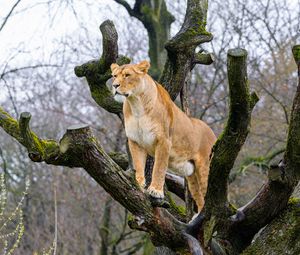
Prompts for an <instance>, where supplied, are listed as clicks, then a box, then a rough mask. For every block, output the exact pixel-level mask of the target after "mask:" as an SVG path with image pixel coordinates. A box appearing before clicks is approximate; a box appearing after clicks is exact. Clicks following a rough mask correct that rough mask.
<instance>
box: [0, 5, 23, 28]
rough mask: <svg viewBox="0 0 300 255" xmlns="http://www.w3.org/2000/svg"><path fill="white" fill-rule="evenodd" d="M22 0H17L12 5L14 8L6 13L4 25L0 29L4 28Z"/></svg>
mask: <svg viewBox="0 0 300 255" xmlns="http://www.w3.org/2000/svg"><path fill="white" fill-rule="evenodd" d="M21 1H22V0H18V1H17V2H15V4H14V5H13V6H12V8H11V9H10V11H9V12H8V14H7V15H6V17H5V18H4V21H3V22H2V25H1V27H0V31H1V30H2V29H3V28H4V26H5V24H6V22H7V21H8V19H9V17H10V16H11V15H12V13H13V11H14V9H15V8H16V7H17V6H18V4H19V3H20V2H21Z"/></svg>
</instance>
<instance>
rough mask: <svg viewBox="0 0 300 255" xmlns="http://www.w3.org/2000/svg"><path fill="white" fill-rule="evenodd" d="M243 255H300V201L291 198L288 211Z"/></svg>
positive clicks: (268, 227)
mask: <svg viewBox="0 0 300 255" xmlns="http://www.w3.org/2000/svg"><path fill="white" fill-rule="evenodd" d="M242 254H243V255H273V254H295V255H296V254H300V200H299V199H295V198H291V199H290V201H289V205H288V207H287V209H285V210H284V211H283V212H282V213H281V214H280V215H279V216H278V217H277V218H276V219H275V220H273V221H272V222H271V223H270V224H269V225H267V227H266V228H265V229H264V230H263V231H262V232H261V234H260V235H259V236H258V237H257V238H256V239H255V241H254V242H253V243H252V244H251V245H250V246H249V247H248V248H247V249H246V250H245V251H244V252H243V253H242Z"/></svg>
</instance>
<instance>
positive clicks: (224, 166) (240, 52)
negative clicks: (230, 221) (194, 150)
mask: <svg viewBox="0 0 300 255" xmlns="http://www.w3.org/2000/svg"><path fill="white" fill-rule="evenodd" d="M246 60H247V52H246V50H244V49H232V50H229V51H228V63H227V68H228V83H229V96H230V109H229V117H228V120H227V124H226V127H225V129H224V131H223V133H222V134H221V135H220V137H219V139H218V140H217V142H216V144H215V146H214V148H213V153H212V159H211V167H210V174H209V182H208V189H207V194H206V201H205V210H206V211H207V212H214V213H217V214H219V213H224V208H226V207H227V205H228V201H227V193H228V189H227V186H228V177H229V173H230V170H231V169H232V167H233V164H234V161H235V159H236V157H237V155H238V153H239V151H240V149H241V147H242V145H243V144H244V142H245V140H246V137H247V135H248V132H249V125H250V120H251V111H252V109H253V107H254V105H255V103H256V102H257V101H258V97H257V95H256V94H252V95H250V93H249V87H248V80H247V66H246Z"/></svg>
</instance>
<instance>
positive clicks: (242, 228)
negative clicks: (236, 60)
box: [223, 46, 300, 252]
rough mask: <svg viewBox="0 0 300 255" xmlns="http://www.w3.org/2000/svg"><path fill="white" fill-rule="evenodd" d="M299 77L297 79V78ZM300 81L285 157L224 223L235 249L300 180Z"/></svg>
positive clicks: (247, 240) (281, 204)
mask: <svg viewBox="0 0 300 255" xmlns="http://www.w3.org/2000/svg"><path fill="white" fill-rule="evenodd" d="M299 52H300V46H295V47H294V48H293V55H294V58H295V60H296V63H297V66H298V73H299V77H300V71H299V68H300V67H299V65H300V57H299V56H300V55H299ZM299 80H300V79H299ZM299 123H300V81H299V84H298V87H297V91H296V95H295V98H294V102H293V108H292V113H291V122H290V126H289V134H288V139H287V141H288V142H287V147H286V153H285V155H284V160H283V161H282V162H281V163H280V164H279V166H278V168H276V169H270V171H277V172H278V173H277V174H276V176H277V177H276V178H274V173H272V174H269V177H270V178H271V179H270V180H269V181H268V182H267V183H266V184H265V185H264V186H263V187H262V188H261V190H260V191H259V192H258V194H257V195H256V196H255V197H254V198H253V199H252V200H251V201H250V202H249V203H248V204H246V205H245V206H244V207H242V208H240V209H238V210H237V213H236V214H235V215H233V216H231V218H230V219H231V220H230V221H229V222H228V223H227V224H228V228H227V229H226V234H225V235H224V236H223V237H224V239H226V240H228V241H229V242H230V243H231V244H232V245H233V246H234V248H235V250H237V251H238V252H240V251H242V250H243V249H245V247H247V246H248V245H249V244H250V243H251V240H252V238H253V236H254V235H255V234H256V233H257V232H258V231H259V230H260V229H261V228H263V227H264V226H266V225H267V224H268V223H270V222H271V221H272V220H273V219H274V218H275V217H276V216H278V214H279V213H280V212H281V211H282V210H283V209H284V208H286V206H287V203H288V200H289V197H290V196H291V194H292V192H293V190H294V188H295V187H296V185H297V183H298V182H299V167H300V160H299V155H300V154H299V152H300V145H299V137H300V125H299Z"/></svg>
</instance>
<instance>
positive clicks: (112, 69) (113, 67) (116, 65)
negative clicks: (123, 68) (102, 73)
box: [110, 63, 120, 72]
mask: <svg viewBox="0 0 300 255" xmlns="http://www.w3.org/2000/svg"><path fill="white" fill-rule="evenodd" d="M118 67H120V66H119V65H118V64H115V63H113V64H111V65H110V70H111V71H112V72H113V71H114V70H115V69H116V68H118Z"/></svg>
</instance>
